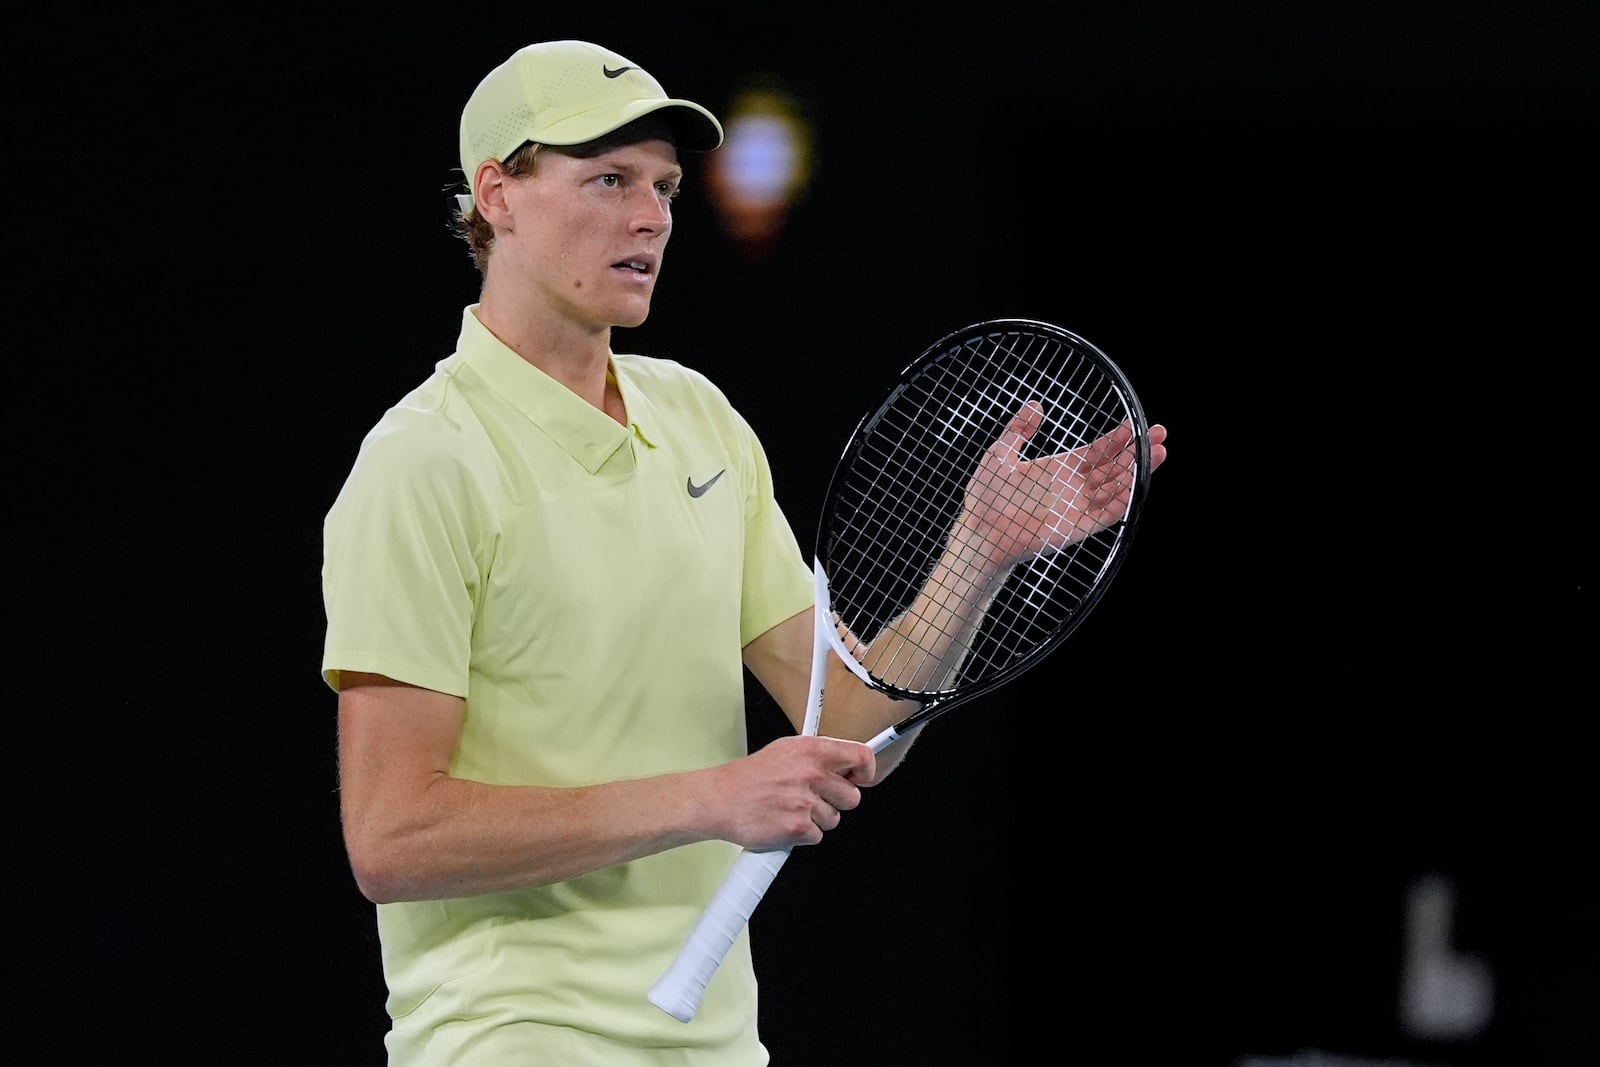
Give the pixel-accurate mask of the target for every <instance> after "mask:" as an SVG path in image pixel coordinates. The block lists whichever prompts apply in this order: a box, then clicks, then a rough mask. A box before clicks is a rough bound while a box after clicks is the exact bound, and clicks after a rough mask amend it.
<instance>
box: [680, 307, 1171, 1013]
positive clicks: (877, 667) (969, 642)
mask: <svg viewBox="0 0 1600 1067" xmlns="http://www.w3.org/2000/svg"><path fill="white" fill-rule="evenodd" d="M1150 465H1151V443H1150V437H1149V427H1148V425H1147V424H1146V422H1145V416H1144V411H1143V409H1142V407H1141V406H1140V404H1139V400H1138V398H1137V396H1136V395H1135V394H1134V391H1133V387H1132V386H1131V385H1130V384H1129V383H1128V380H1127V378H1126V377H1125V376H1124V375H1123V373H1122V371H1121V370H1120V369H1118V367H1117V366H1116V365H1115V364H1114V363H1112V361H1111V360H1110V359H1109V358H1107V357H1106V355H1105V354H1104V353H1103V352H1101V351H1100V350H1099V349H1098V348H1096V347H1095V346H1094V345H1092V344H1090V343H1089V342H1088V341H1086V340H1084V339H1083V338H1081V337H1079V336H1077V335H1076V334H1073V333H1070V332H1068V331H1067V330H1064V329H1062V328H1060V327H1059V326H1053V325H1051V324H1049V323H1045V322H1036V321H1033V320H1029V319H996V320H991V321H987V322H981V323H977V324H975V325H972V326H968V327H966V328H964V329H961V330H958V331H956V332H954V333H952V334H949V335H948V336H946V337H944V338H943V339H941V340H940V341H938V342H936V343H935V344H934V345H932V346H931V347H929V348H928V349H927V350H926V351H924V352H923V353H922V354H921V355H920V356H918V357H917V358H916V359H915V360H913V361H912V362H911V363H910V364H909V365H908V366H907V367H906V368H905V370H904V371H902V372H901V374H900V376H899V378H898V380H897V381H895V383H894V384H893V386H892V387H891V388H890V389H889V390H888V391H887V393H886V394H885V395H884V396H883V398H882V399H881V401H880V402H879V403H878V405H877V406H876V407H875V408H874V409H873V410H872V411H871V412H870V413H869V414H867V415H866V416H865V417H864V418H863V419H862V420H861V422H860V423H859V424H858V425H857V427H856V429H855V431H854V433H853V434H852V435H851V438H850V440H849V442H848V444H847V445H846V447H845V450H844V453H843V454H842V455H841V457H840V458H839V461H838V463H837V465H836V466H835V468H834V472H833V476H832V478H831V480H830V482H829V485H828V490H827V495H826V498H825V501H824V504H823V508H822V519H821V522H820V524H819V527H818V532H817V544H816V553H815V558H814V563H813V568H812V573H813V578H814V585H815V594H816V635H815V643H814V652H813V657H812V664H811V691H810V696H809V702H808V705H807V709H806V716H805V720H804V723H803V725H802V732H804V733H808V734H814V733H816V732H817V729H818V725H819V723H820V721H821V714H822V700H823V680H824V677H825V675H826V672H827V665H828V654H829V652H830V651H831V652H832V653H834V654H836V655H837V656H838V657H839V659H840V660H841V661H842V662H843V663H844V664H845V666H847V667H848V668H849V669H850V670H851V671H852V672H853V673H855V674H856V675H857V676H858V677H859V678H860V679H861V680H862V681H863V682H865V683H866V684H867V685H868V686H869V687H871V688H872V689H875V690H877V691H879V692H882V693H885V694H887V695H889V696H892V697H895V698H899V699H903V700H908V701H914V702H916V710H915V711H913V712H912V713H911V714H910V715H908V716H906V717H905V718H904V719H902V720H901V721H900V722H898V723H896V724H895V725H894V726H891V727H889V728H888V729H886V730H884V731H883V732H882V733H881V734H879V735H878V736H877V737H875V738H873V739H872V740H871V741H870V742H869V744H870V745H871V747H872V749H873V751H874V752H881V751H883V749H885V748H887V747H888V746H889V745H890V744H891V743H893V742H894V741H896V740H898V739H899V738H901V737H904V736H905V735H906V734H907V733H908V732H910V731H912V730H916V729H918V728H920V727H922V726H923V725H925V724H926V723H928V722H929V721H931V720H932V719H934V718H935V717H936V716H939V715H942V714H944V713H946V712H948V711H950V710H952V709H953V708H955V707H958V706H959V705H961V704H964V703H966V702H968V701H970V700H972V699H974V698H975V697H978V696H981V695H983V694H984V693H987V692H990V691H991V690H993V689H995V688H996V687H998V686H1000V685H1003V684H1005V683H1006V682H1009V681H1011V680H1012V679H1014V678H1016V677H1017V676H1018V675H1019V674H1021V673H1022V672H1024V671H1026V670H1028V669H1029V668H1030V667H1033V666H1034V665H1035V664H1037V663H1039V662H1040V661H1041V660H1042V659H1044V658H1045V657H1046V656H1047V655H1048V654H1049V653H1050V652H1051V651H1052V650H1053V649H1055V648H1056V647H1057V646H1058V645H1060V644H1061V642H1062V641H1063V640H1065V639H1066V637H1067V635H1068V634H1070V633H1071V632H1072V631H1073V630H1074V629H1076V628H1077V627H1078V626H1079V625H1080V624H1081V623H1082V622H1083V620H1084V618H1085V617H1086V616H1087V615H1088V614H1089V612H1090V611H1091V609H1093V607H1094V606H1095V604H1096V603H1097V602H1098V601H1099V599H1100V597H1101V596H1102V594H1104V592H1105V590H1106V587H1107V586H1108V585H1109V584H1110V582H1111V580H1112V578H1113V577H1114V576H1115V575H1116V573H1117V570H1118V569H1119V568H1120V567H1121V565H1122V561H1123V559H1124V558H1125V557H1126V556H1127V553H1128V546H1129V544H1130V542H1131V540H1132V538H1133V534H1134V530H1135V528H1136V526H1137V525H1138V521H1139V515H1140V512H1141V510H1142V508H1143V505H1144V500H1145V497H1146V494H1147V492H1148V489H1149V478H1150ZM789 852H790V849H787V848H784V849H773V850H769V851H762V852H754V851H750V850H746V851H745V852H743V853H741V854H740V856H739V858H738V860H737V861H735V863H734V865H733V867H732V868H731V869H730V870H729V872H728V875H727V878H726V879H725V880H724V882H723V884H722V886H721V887H720V889H719V890H718V892H717V895H716V896H715V897H714V898H713V899H712V901H711V903H710V905H709V906H708V907H707V908H706V911H705V912H704V913H703V914H702V916H701V918H700V920H699V922H698V924H697V925H696V927H695V928H694V930H693V931H692V932H691V933H690V935H689V938H688V939H687V940H686V941H685V942H684V945H683V947H682V948H681V949H680V950H679V953H678V956H677V958H676V959H675V960H674V961H673V963H672V965H671V966H670V967H669V968H668V969H667V971H666V973H665V974H663V975H662V977H661V979H660V980H659V981H658V982H657V983H656V984H655V985H654V986H653V987H652V988H651V990H650V994H649V996H650V1001H651V1003H653V1004H655V1005H656V1006H657V1007H658V1008H661V1009H662V1010H663V1011H665V1012H667V1013H668V1014H669V1015H672V1016H673V1017H674V1018H676V1019H678V1020H680V1021H682V1022H689V1021H690V1020H691V1019H693V1018H694V1015H695V1013H696V1011H698V1010H699V1005H700V1000H701V997H702V995H703V994H704V992H705V989H706V986H707V984H708V983H709V982H710V981H711V979H712V977H713V976H714V975H715V974H716V971H717V968H718V967H719V966H720V965H721V963H722V960H723V957H724V956H725V955H726V954H727V951H728V949H729V948H730V947H731V946H732V944H733V942H734V939H735V938H737V937H738V935H739V932H740V931H741V930H742V929H743V928H744V927H745V925H746V923H747V922H748V920H749V918H750V915H751V913H752V912H754V911H755V908H756V905H757V904H759V903H760V901H761V898H762V896H763V895H765V893H766V891H767V888H768V887H769V886H770V885H771V884H772V881H773V879H774V878H775V877H777V874H778V871H779V869H780V868H781V867H782V866H783V864H784V861H785V860H787V859H788V857H789Z"/></svg>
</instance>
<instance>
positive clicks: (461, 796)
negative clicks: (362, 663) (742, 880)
mask: <svg viewBox="0 0 1600 1067" xmlns="http://www.w3.org/2000/svg"><path fill="white" fill-rule="evenodd" d="M465 710H466V704H465V701H463V700H462V699H461V698H460V697H455V696H450V695H448V694H444V693H439V692H435V691H433V690H430V689H422V688H419V687H417V686H412V685H406V684H404V683H401V682H396V681H393V680H391V679H388V678H385V677H382V676H380V675H372V674H358V673H354V672H349V671H346V672H343V674H342V676H341V679H340V686H339V777H340V814H341V818H342V821H343V827H344V839H345V848H346V850H347V852H348V855H349V858H350V865H351V869H352V871H353V872H354V874H355V878H356V883H357V885H358V886H359V887H360V889H361V891H362V893H363V894H364V895H365V896H366V897H367V898H368V899H369V900H372V901H374V902H377V903H385V902H390V901H398V900H430V899H440V898H446V897H461V896H473V895H476V894H480V893H488V892H494V891H497V890H503V889H510V888H515V887H519V886H528V885H544V884H549V883H553V882H560V881H565V880H567V879H570V878H575V877H578V876H579V875H582V874H587V873H589V872H590V871H595V870H599V869H600V868H602V867H608V866H611V865H613V864H617V863H624V862H627V861H628V860H634V859H639V858H641V857H644V856H649V855H653V854H655V853H657V852H662V851H665V850H666V849H669V848H675V847H677V846H679V845H686V844H691V843H694V842H696V841H706V840H712V839H721V840H727V841H732V842H733V843H735V844H738V845H741V846H743V847H746V848H753V849H769V848H776V847H786V846H791V845H798V844H815V843H816V842H817V841H820V840H821V838H822V833H823V831H824V830H830V829H832V828H833V827H834V826H835V825H837V824H838V821H839V812H840V811H842V810H847V809H849V808H853V807H855V806H856V805H857V804H858V803H860V791H859V789H858V788H857V787H856V786H855V785H854V784H853V783H852V781H851V780H850V778H849V777H847V776H848V775H850V774H859V773H860V772H861V765H862V761H863V759H864V758H865V759H867V760H870V759H871V753H870V750H867V749H865V748H864V746H861V745H856V744H850V743H847V742H842V741H838V740H835V739H831V738H825V737H805V738H803V737H794V738H783V739H780V741H777V742H774V743H773V744H771V745H769V746H767V747H766V748H763V749H762V750H761V751H759V752H756V753H753V754H752V755H750V756H746V757H743V758H741V759H738V760H734V761H732V762H729V763H725V764H721V765H720V766H716V767H710V768H706V769H704V770H696V771H686V772H681V773H676V774H665V775H657V776H654V777H650V778H639V779H631V780H625V781H617V782H609V783H603V784H599V785H592V786H582V787H577V788H555V787H548V786H538V785H518V786H503V785H490V784H488V783H484V782H476V781H471V780H469V779H465V778H457V777H453V776H452V775H451V774H450V761H451V757H452V755H453V754H454V752H455V749H456V744H457V742H458V741H459V738H460V733H461V726H462V722H463V720H464V716H465Z"/></svg>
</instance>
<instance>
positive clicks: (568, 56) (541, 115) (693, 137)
mask: <svg viewBox="0 0 1600 1067" xmlns="http://www.w3.org/2000/svg"><path fill="white" fill-rule="evenodd" d="M655 111H661V112H662V113H663V117H665V118H666V119H667V120H668V122H669V123H670V124H671V126H672V131H673V135H674V137H675V138H676V139H677V143H678V147H679V148H681V149H687V150H690V151H700V152H708V151H710V150H711V149H713V148H716V147H717V146H718V145H720V144H721V143H722V124H721V123H719V122H718V121H717V117H716V116H715V115H713V114H712V113H711V112H709V111H707V110H706V109H705V108H703V107H701V106H700V105H699V104H696V103H694V102H693V101H690V100H677V99H674V98H672V97H669V96H668V95H667V91H666V90H665V89H663V88H662V87H661V83H660V82H658V81H656V80H655V79H654V78H653V77H651V76H650V75H649V74H648V73H646V72H645V70H644V68H642V67H640V66H638V65H637V64H635V63H634V62H632V61H631V60H629V59H626V58H624V57H623V56H620V55H618V54H617V53H615V52H613V51H611V50H610V49H609V48H601V47H600V46H599V45H595V44H590V43H588V42H587V41H544V42H541V43H539V44H530V45H528V46H527V47H526V48H522V49H518V50H517V51H516V52H514V53H512V55H511V58H510V59H507V60H506V61H505V62H504V63H502V64H500V65H499V66H498V67H496V68H494V69H493V70H491V71H490V72H489V73H488V75H487V76H486V77H485V78H484V79H483V81H481V82H479V83H478V87H477V89H475V90H473V93H472V97H471V98H470V99H469V100H468V101H467V106H466V108H465V109H464V110H463V111H462V112H461V172H462V175H463V176H464V178H465V180H466V182H467V188H468V191H467V193H466V195H464V196H458V197H457V198H456V199H457V201H458V202H459V203H460V205H461V210H462V211H463V212H465V211H467V210H470V209H471V207H472V192H471V187H472V179H473V177H474V175H476V174H477V172H478V165H479V164H481V163H482V162H483V161H484V160H486V159H495V160H502V161H503V160H504V159H505V158H506V157H507V156H509V155H510V154H511V153H513V152H515V151H516V150H517V149H518V148H521V147H522V146H523V145H524V144H526V143H527V142H529V141H537V142H539V143H540V144H549V145H574V144H583V143H584V142H585V141H592V140H594V139H595V138H597V137H601V136H603V135H605V134H608V133H610V132H611V131H612V130H615V129H617V128H618V127H619V126H625V125H627V124H628V123H630V122H632V121H633V120H634V119H637V118H640V117H641V116H644V115H648V114H650V113H651V112H655Z"/></svg>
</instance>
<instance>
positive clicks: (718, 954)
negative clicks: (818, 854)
mask: <svg viewBox="0 0 1600 1067" xmlns="http://www.w3.org/2000/svg"><path fill="white" fill-rule="evenodd" d="M789 852H790V850H789V849H787V848H783V849H773V850H772V851H771V852H751V851H749V850H746V851H744V852H741V853H740V854H739V858H738V859H737V860H735V861H734V864H733V867H732V868H730V869H729V871H728V875H727V877H726V878H724V879H723V880H722V886H721V887H720V888H719V889H718V890H717V895H716V896H715V897H713V898H712V899H711V903H710V904H709V905H707V906H706V910H705V911H704V912H703V913H701V915H700V921H699V922H698V923H697V924H695V928H694V932H693V933H691V934H690V935H689V939H688V940H687V941H685V942H684V943H683V947H682V948H680V949H679V950H678V956H677V958H676V959H674V960H673V961H672V966H670V967H668V968H667V971H666V973H665V974H663V975H662V976H661V979H660V980H659V981H658V982H656V984H655V985H653V986H651V987H650V1003H652V1004H654V1005H655V1006H656V1007H658V1008H660V1009H661V1010H662V1011H664V1012H666V1013H667V1014H668V1015H670V1016H672V1017H673V1018H674V1019H677V1020H678V1021H679V1022H681V1023H686V1022H688V1021H689V1020H690V1019H693V1018H694V1015H695V1012H697V1011H699V1010H700V998H701V997H703V996H704V995H705V991H706V985H707V984H708V983H710V981H711V978H712V976H713V975H715V974H716V973H717V968H718V967H720V966H722V959H723V957H724V956H726V955H727V954H728V949H730V948H732V947H733V942H734V939H735V938H737V937H738V936H739V931H741V930H743V929H744V927H745V923H747V922H749V921H750V915H751V913H752V912H754V911H755V910H756V905H757V904H759V903H761V898H762V897H763V896H765V895H766V892H767V887H768V886H770V885H771V884H772V880H773V879H774V878H776V877H777V876H778V870H779V869H780V868H781V867H782V866H783V863H784V861H785V860H787V859H788V858H789Z"/></svg>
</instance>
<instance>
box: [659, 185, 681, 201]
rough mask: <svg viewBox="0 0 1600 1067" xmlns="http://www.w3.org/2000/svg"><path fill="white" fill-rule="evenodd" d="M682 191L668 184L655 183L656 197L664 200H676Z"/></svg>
mask: <svg viewBox="0 0 1600 1067" xmlns="http://www.w3.org/2000/svg"><path fill="white" fill-rule="evenodd" d="M680 192H682V190H681V189H680V188H679V187H678V186H676V185H673V184H672V183H670V182H657V183H656V195H657V196H659V197H661V198H662V199H664V200H676V199H677V197H678V193H680Z"/></svg>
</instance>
